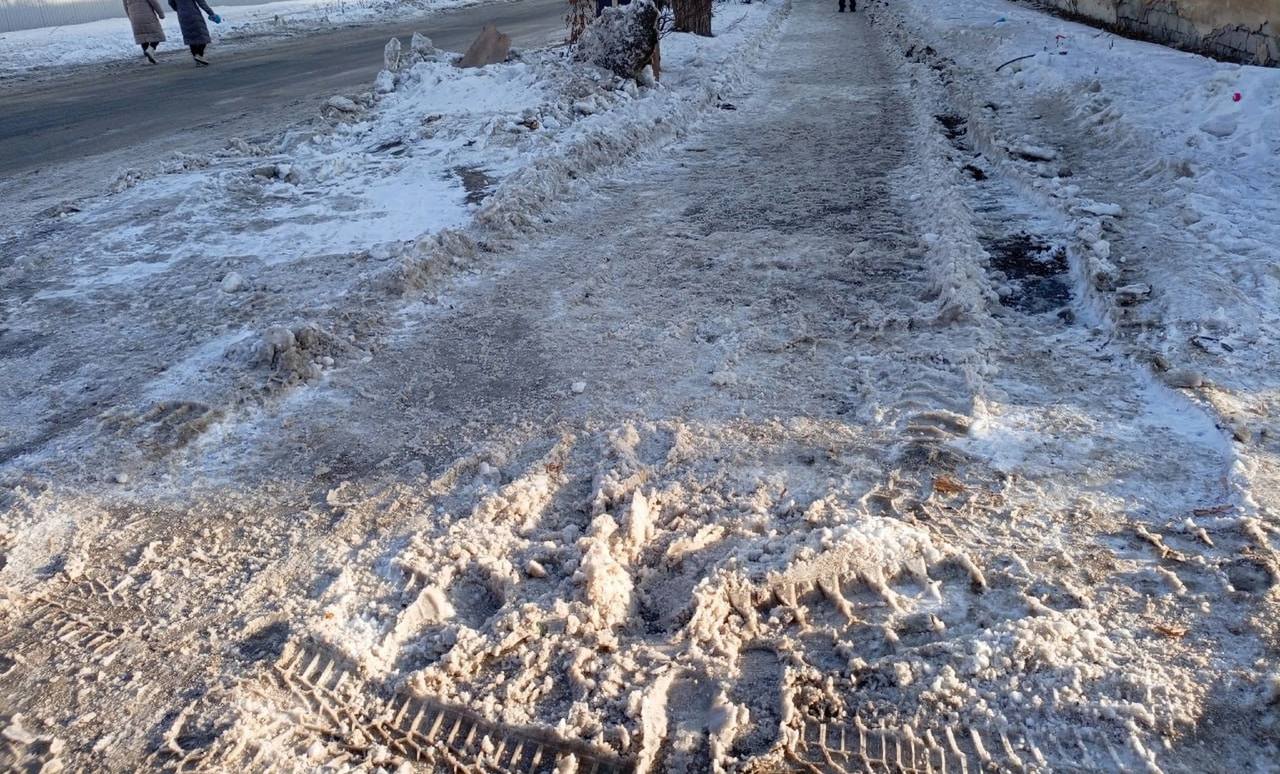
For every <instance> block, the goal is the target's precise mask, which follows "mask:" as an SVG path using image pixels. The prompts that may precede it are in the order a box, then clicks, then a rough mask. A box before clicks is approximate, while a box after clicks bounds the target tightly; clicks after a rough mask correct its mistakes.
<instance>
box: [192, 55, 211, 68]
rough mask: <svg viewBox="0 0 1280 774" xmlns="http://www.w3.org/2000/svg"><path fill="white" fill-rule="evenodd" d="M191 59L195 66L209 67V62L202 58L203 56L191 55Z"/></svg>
mask: <svg viewBox="0 0 1280 774" xmlns="http://www.w3.org/2000/svg"><path fill="white" fill-rule="evenodd" d="M191 58H192V59H194V60H196V64H197V65H199V66H201V67H208V66H209V60H208V59H205V58H204V54H192V55H191Z"/></svg>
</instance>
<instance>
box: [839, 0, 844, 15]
mask: <svg viewBox="0 0 1280 774" xmlns="http://www.w3.org/2000/svg"><path fill="white" fill-rule="evenodd" d="M840 13H844V0H840Z"/></svg>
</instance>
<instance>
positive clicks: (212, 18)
mask: <svg viewBox="0 0 1280 774" xmlns="http://www.w3.org/2000/svg"><path fill="white" fill-rule="evenodd" d="M209 21H211V22H213V23H214V24H222V17H221V16H219V15H218V14H216V13H211V14H209Z"/></svg>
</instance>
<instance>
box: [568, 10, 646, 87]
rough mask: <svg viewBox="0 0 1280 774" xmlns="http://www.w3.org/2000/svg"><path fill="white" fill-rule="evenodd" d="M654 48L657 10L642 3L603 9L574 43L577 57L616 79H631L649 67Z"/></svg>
mask: <svg viewBox="0 0 1280 774" xmlns="http://www.w3.org/2000/svg"><path fill="white" fill-rule="evenodd" d="M657 45H658V8H657V6H655V5H654V4H653V3H652V2H649V1H648V0H645V1H643V2H635V3H630V4H628V5H625V6H622V7H616V8H605V9H604V13H603V14H601V16H600V17H599V18H598V19H597V20H596V21H595V22H594V23H592V24H591V25H589V26H588V27H587V29H586V31H585V32H584V33H583V36H582V39H581V40H579V41H578V43H577V56H578V57H579V58H581V59H582V60H583V61H586V62H591V63H592V64H594V65H596V66H598V67H603V68H604V69H606V70H609V71H610V72H612V73H614V74H615V75H618V76H619V77H622V78H635V77H636V76H638V75H639V74H640V71H641V70H643V69H644V68H645V66H646V65H648V64H649V62H650V59H651V58H652V56H653V49H654V48H655V47H656V46H657ZM649 75H650V77H652V75H653V73H652V72H650V73H649Z"/></svg>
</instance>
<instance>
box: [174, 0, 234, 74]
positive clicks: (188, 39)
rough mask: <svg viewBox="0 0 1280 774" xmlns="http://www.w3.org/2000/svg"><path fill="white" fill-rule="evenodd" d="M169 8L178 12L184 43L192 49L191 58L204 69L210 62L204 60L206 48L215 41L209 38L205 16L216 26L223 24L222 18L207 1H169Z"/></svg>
mask: <svg viewBox="0 0 1280 774" xmlns="http://www.w3.org/2000/svg"><path fill="white" fill-rule="evenodd" d="M169 7H170V8H172V9H173V10H175V11H177V12H178V26H180V27H182V42H183V43H185V44H186V45H187V46H189V47H190V48H191V58H192V59H194V60H196V64H198V65H200V66H202V67H203V66H206V65H208V64H209V60H208V59H205V58H204V47H205V46H207V45H209V43H210V42H211V41H212V40H213V39H212V38H210V37H209V28H208V27H207V26H205V23H204V16H205V15H206V14H207V15H208V16H209V21H211V22H213V23H214V24H222V17H221V16H219V15H218V14H216V13H214V12H213V9H212V8H210V7H209V3H208V2H206V0H169Z"/></svg>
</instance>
